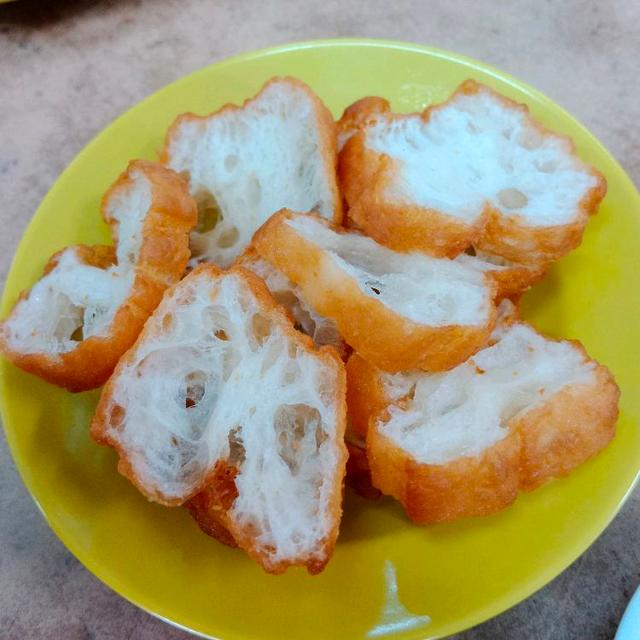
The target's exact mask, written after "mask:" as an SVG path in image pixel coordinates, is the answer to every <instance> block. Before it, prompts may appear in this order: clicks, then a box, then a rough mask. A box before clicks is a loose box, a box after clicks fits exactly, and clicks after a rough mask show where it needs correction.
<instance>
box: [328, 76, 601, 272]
mask: <svg viewBox="0 0 640 640" xmlns="http://www.w3.org/2000/svg"><path fill="white" fill-rule="evenodd" d="M480 92H487V93H490V94H491V95H492V96H494V97H495V98H496V99H498V100H499V101H500V102H502V103H503V104H504V105H505V106H506V107H507V108H510V109H517V110H518V111H520V112H521V113H523V115H524V116H525V118H526V120H527V122H528V124H529V125H530V126H532V127H533V128H535V129H536V130H537V131H538V132H539V133H540V135H541V136H544V137H548V136H552V137H554V138H556V139H558V140H561V141H562V142H563V143H564V144H565V146H566V148H567V152H568V153H570V154H571V155H572V156H573V159H574V161H575V162H576V163H579V164H581V165H582V167H583V168H584V169H585V170H586V171H587V172H588V173H590V174H591V175H592V176H593V177H594V178H595V180H596V184H595V186H594V187H592V188H591V189H590V190H589V191H588V192H587V193H586V194H585V196H584V197H583V199H582V200H581V201H580V202H579V203H578V208H577V211H576V215H575V220H574V221H572V222H570V223H568V224H566V225H554V226H552V227H540V226H531V225H528V224H526V222H524V221H522V220H521V218H520V216H517V215H508V214H506V213H503V212H502V211H501V210H500V209H498V208H497V207H495V206H493V205H491V204H489V203H487V204H486V205H485V208H484V210H483V211H482V212H481V214H480V216H479V217H478V218H477V220H476V221H475V222H474V223H473V224H472V225H469V224H466V223H464V222H462V221H460V220H458V219H457V218H454V217H453V216H450V215H448V214H446V213H444V212H441V211H437V210H434V209H426V208H423V207H419V206H415V205H409V206H407V205H401V204H395V203H393V202H390V201H389V200H388V199H387V198H386V197H385V195H384V193H385V190H386V187H387V185H389V184H390V183H391V182H393V180H394V178H395V175H396V173H397V172H398V166H397V163H396V162H394V161H393V160H392V159H391V158H390V157H389V156H386V155H384V154H378V153H376V152H374V151H372V150H370V149H368V148H367V147H366V144H365V133H363V131H360V132H359V133H357V134H356V135H354V136H353V137H352V138H351V139H350V140H349V141H348V142H347V143H346V145H345V146H344V148H343V149H342V151H341V152H340V155H339V160H338V176H339V180H340V186H341V189H342V191H343V193H344V194H345V200H346V203H347V205H348V211H347V217H348V219H349V221H350V222H351V224H352V225H353V226H355V227H357V228H360V229H362V230H364V231H365V232H366V233H367V234H368V235H371V237H373V238H375V239H376V240H377V241H378V242H380V243H382V244H386V245H387V246H389V247H391V248H393V249H396V250H398V251H411V250H420V251H424V252H426V253H431V254H432V255H436V256H447V257H454V256H455V255H457V254H458V253H460V252H461V251H463V250H464V249H465V248H466V247H467V246H468V245H470V244H472V243H473V244H476V245H477V246H478V247H480V248H482V249H485V250H487V251H489V252H491V253H495V254H497V255H501V256H504V257H505V258H508V259H509V260H512V261H514V262H522V263H526V264H532V263H540V262H549V261H552V260H556V259H558V258H560V257H562V256H563V255H565V254H566V253H568V252H569V251H571V250H572V249H575V248H576V247H577V246H578V245H579V244H580V242H581V240H582V234H583V232H584V228H585V226H586V223H587V221H588V219H589V216H590V215H592V214H594V213H595V212H596V211H597V208H598V206H599V204H600V202H601V201H602V199H603V198H604V196H605V194H606V191H607V183H606V180H605V178H604V176H603V175H602V174H601V173H600V172H599V171H598V170H597V169H595V168H594V167H590V166H588V165H586V164H585V163H583V162H582V161H581V160H580V159H579V158H578V156H577V155H576V153H575V145H574V143H573V141H572V140H571V138H569V137H568V136H565V135H561V134H558V133H556V132H553V131H551V130H550V129H547V128H546V127H544V126H543V125H542V124H541V123H539V122H537V121H536V120H535V119H534V118H533V116H532V115H531V114H530V113H529V109H528V107H527V106H526V105H524V104H519V103H517V102H515V101H513V100H510V99H508V98H506V97H505V96H502V95H501V94H499V93H498V92H496V91H494V90H493V89H490V88H489V87H486V86H485V85H482V84H480V83H478V82H476V81H475V80H466V81H465V82H463V83H462V84H461V85H460V86H459V87H458V88H457V89H456V90H455V91H454V92H453V94H452V95H451V96H450V97H449V98H448V99H447V100H446V101H445V102H443V103H441V104H438V105H433V106H430V107H428V108H427V109H425V110H424V111H423V112H422V113H413V114H388V115H387V117H388V118H389V119H393V120H400V119H406V118H416V117H419V118H421V119H422V120H423V121H424V122H425V123H427V122H428V121H429V119H430V117H431V115H432V114H433V113H434V112H436V111H437V110H440V109H445V108H447V107H448V105H449V104H450V103H451V102H452V101H453V100H455V99H456V98H457V97H458V96H459V95H473V94H476V93H480ZM351 108H352V109H353V111H357V110H358V109H359V108H360V109H362V110H365V109H368V107H367V105H366V103H365V104H364V106H362V105H361V106H360V107H359V106H358V103H355V104H354V105H352V107H351ZM351 117H352V118H357V116H355V115H352V116H351ZM359 118H360V120H365V119H366V114H361V115H360V116H359Z"/></svg>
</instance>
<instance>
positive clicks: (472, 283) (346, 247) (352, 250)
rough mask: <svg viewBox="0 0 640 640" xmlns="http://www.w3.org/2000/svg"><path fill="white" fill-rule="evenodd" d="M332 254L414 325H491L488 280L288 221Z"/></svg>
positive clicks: (450, 264) (307, 222)
mask: <svg viewBox="0 0 640 640" xmlns="http://www.w3.org/2000/svg"><path fill="white" fill-rule="evenodd" d="M287 224H288V225H289V226H291V227H292V228H293V229H294V230H295V231H296V232H297V233H299V234H300V235H301V236H302V237H304V238H305V239H306V240H308V241H309V242H313V243H314V244H316V245H318V246H319V247H321V248H322V249H324V250H325V251H327V252H328V254H329V255H330V257H331V259H332V260H333V261H334V263H335V264H336V266H338V267H339V268H340V269H342V270H343V271H344V272H345V273H346V275H347V276H348V277H351V278H353V279H354V280H355V281H356V282H357V284H358V287H359V288H360V290H361V291H362V292H363V293H364V294H366V295H367V296H369V297H372V298H375V299H376V300H378V301H379V302H381V303H382V304H384V305H385V306H386V307H388V308H389V309H391V310H392V311H394V312H395V313H398V314H401V315H403V316H405V317H407V318H409V319H411V320H413V321H414V322H417V323H420V324H425V325H430V326H444V325H450V324H458V325H479V324H480V325H482V324H486V322H487V319H488V317H489V312H490V308H491V298H490V295H489V290H488V288H487V285H486V284H485V280H484V276H483V274H482V273H481V272H479V271H478V270H476V269H472V268H469V267H467V266H464V265H462V264H459V263H457V262H455V261H453V260H448V259H446V258H442V259H440V258H431V257H429V256H427V255H424V254H421V253H397V252H395V251H392V250H391V249H387V248H386V247H383V246H382V245H379V244H378V243H376V242H374V241H373V240H372V239H371V238H368V237H366V236H362V235H360V234H357V233H336V232H335V231H333V230H331V229H329V228H328V227H326V226H325V225H323V224H322V223H321V222H319V221H317V220H314V219H313V218H312V217H305V216H297V217H295V218H292V219H290V220H287Z"/></svg>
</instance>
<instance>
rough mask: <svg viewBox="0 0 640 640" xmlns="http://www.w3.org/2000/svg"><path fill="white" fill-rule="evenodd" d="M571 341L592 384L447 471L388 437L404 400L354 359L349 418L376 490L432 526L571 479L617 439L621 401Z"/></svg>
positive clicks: (559, 397)
mask: <svg viewBox="0 0 640 640" xmlns="http://www.w3.org/2000/svg"><path fill="white" fill-rule="evenodd" d="M514 322H519V320H518V318H517V314H516V312H515V311H512V312H511V313H510V314H509V315H508V316H507V317H505V318H504V323H505V325H509V324H512V323H514ZM545 339H549V338H546V337H545ZM570 342H571V343H572V344H573V345H574V346H575V347H577V348H578V349H579V350H580V352H581V353H582V355H583V357H584V358H585V360H587V361H589V362H593V363H594V364H595V366H596V369H595V381H594V382H593V383H590V384H571V385H568V386H566V387H564V388H563V389H561V390H560V391H558V392H557V393H555V394H553V395H552V396H551V397H549V398H548V399H547V400H546V401H545V402H544V403H543V404H541V405H540V406H537V407H533V408H531V409H529V410H528V411H527V412H525V413H524V414H522V415H519V416H515V417H514V418H512V419H511V421H510V422H509V425H508V431H507V435H506V436H505V438H503V439H502V440H500V441H499V442H497V443H495V444H494V445H492V446H490V447H488V448H487V449H485V450H484V451H483V452H482V453H480V454H479V455H477V456H468V457H460V458H456V459H455V460H452V461H450V462H448V463H446V464H443V465H431V464H421V463H418V462H416V460H415V459H414V458H413V457H412V456H411V455H410V454H409V453H408V452H406V451H405V450H403V449H402V448H400V447H398V446H397V445H395V444H394V443H393V442H392V441H391V440H390V439H389V438H388V437H386V436H385V435H384V434H383V433H382V432H381V430H380V428H379V424H380V422H384V421H386V419H387V415H388V414H387V412H388V409H389V407H390V406H392V405H393V404H398V402H392V401H390V400H389V399H388V398H386V397H385V396H384V392H383V390H382V384H381V381H380V379H379V375H380V373H379V372H378V371H377V370H376V369H375V367H373V366H372V365H370V364H369V363H367V362H366V361H365V360H363V359H362V358H359V357H358V356H357V355H355V354H354V355H353V356H352V357H351V359H350V360H349V362H348V363H347V385H348V386H347V401H348V412H349V413H348V415H349V419H350V421H351V424H352V425H353V424H356V425H357V428H359V429H360V431H359V435H360V433H361V429H362V427H363V426H364V428H366V429H367V436H366V451H367V459H368V461H369V467H370V470H371V478H372V482H373V485H374V486H375V487H377V488H379V489H380V490H381V491H382V492H383V493H385V494H388V495H391V496H393V497H395V498H396V499H397V500H399V501H400V502H401V504H402V505H403V506H404V508H405V510H406V511H407V515H408V516H409V517H410V518H411V519H412V520H413V521H414V522H416V523H418V524H427V523H435V522H444V521H448V520H454V519H457V518H462V517H473V516H482V515H488V514H491V513H494V512H496V511H499V510H501V509H503V508H505V507H507V506H508V505H509V504H511V503H512V502H513V501H514V500H515V498H516V496H517V492H518V490H523V491H531V490H533V489H536V488H537V487H539V486H540V485H542V484H544V483H545V482H548V481H549V480H551V479H553V478H558V477H562V476H566V475H569V474H570V473H571V471H573V470H574V469H575V468H576V467H578V466H579V465H581V464H582V463H583V462H585V461H586V460H588V459H589V458H591V457H593V456H594V455H596V454H597V453H598V452H599V451H601V450H602V449H603V448H604V447H605V446H606V445H607V444H608V443H609V442H610V441H611V439H612V438H613V437H614V435H615V424H616V420H617V416H618V399H619V396H620V391H619V389H618V387H617V385H616V383H615V380H614V379H613V376H612V375H611V373H610V372H609V370H608V369H607V368H606V367H604V366H603V365H600V364H598V363H596V361H595V360H593V359H591V358H590V357H589V356H588V354H587V352H586V351H585V349H584V347H583V346H582V345H581V344H580V343H579V342H575V341H570ZM369 398H371V402H370V404H368V399H369ZM400 403H402V400H401V401H400ZM354 416H355V421H354ZM585 424H586V425H588V427H589V428H587V429H585V428H584V426H585Z"/></svg>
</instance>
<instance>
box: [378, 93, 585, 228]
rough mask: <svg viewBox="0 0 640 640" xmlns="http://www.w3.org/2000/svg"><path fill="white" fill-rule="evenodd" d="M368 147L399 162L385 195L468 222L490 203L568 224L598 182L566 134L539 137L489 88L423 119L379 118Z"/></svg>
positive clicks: (536, 221)
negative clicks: (582, 162) (588, 170)
mask: <svg viewBox="0 0 640 640" xmlns="http://www.w3.org/2000/svg"><path fill="white" fill-rule="evenodd" d="M366 145H367V146H368V147H369V148H371V149H373V150H374V151H376V152H378V153H385V154H388V155H390V156H391V157H392V158H393V159H394V160H397V161H398V162H399V165H400V168H399V175H398V176H397V177H396V179H395V180H393V181H391V183H390V184H389V186H388V187H387V191H386V193H385V196H386V197H387V198H389V199H390V200H395V201H402V202H407V203H416V204H418V205H420V206H422V207H426V208H432V209H436V210H439V211H442V212H444V213H447V214H449V215H451V216H454V217H456V218H460V219H462V220H464V221H466V222H469V223H471V222H473V221H474V220H475V219H476V218H477V217H478V216H479V215H480V213H481V212H482V209H483V207H484V204H485V203H486V202H490V203H492V204H493V205H494V206H496V207H498V208H499V209H500V210H501V211H502V212H503V213H505V214H507V215H512V214H515V215H519V216H522V217H523V218H524V219H525V221H526V222H527V223H528V224H530V225H536V226H549V225H556V224H566V223H568V222H570V221H571V220H572V219H573V218H574V216H575V214H576V210H577V206H578V203H579V202H580V200H581V199H582V198H583V197H584V196H585V195H586V193H587V191H588V190H589V189H590V188H592V187H593V186H595V178H594V177H593V176H592V175H590V174H589V173H588V172H587V170H586V169H585V167H584V166H583V165H582V164H581V163H580V162H579V161H578V160H577V159H576V158H574V157H572V155H571V150H570V147H569V144H568V142H567V141H566V140H564V139H562V138H560V137H558V136H554V135H541V134H540V132H539V131H538V130H537V129H536V128H535V127H533V126H532V125H531V124H530V122H528V121H527V119H526V117H525V115H524V114H523V113H522V112H521V111H520V110H517V109H513V108H510V107H507V106H505V105H504V104H503V103H502V102H501V101H500V100H499V99H498V98H497V97H495V96H494V95H492V94H491V93H489V92H487V91H480V92H479V93H476V94H473V95H458V96H457V97H456V98H455V99H454V100H453V102H452V103H450V104H448V105H447V106H446V107H444V108H442V109H436V110H435V111H433V112H432V114H431V117H430V119H429V121H428V122H427V123H425V122H424V120H422V118H421V117H419V116H418V115H416V116H414V117H410V118H402V119H399V120H396V121H392V120H388V119H386V118H384V117H381V118H380V120H379V121H378V122H377V124H375V125H374V126H372V127H370V128H369V129H367V130H366Z"/></svg>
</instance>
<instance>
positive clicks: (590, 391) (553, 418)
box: [512, 343, 620, 491]
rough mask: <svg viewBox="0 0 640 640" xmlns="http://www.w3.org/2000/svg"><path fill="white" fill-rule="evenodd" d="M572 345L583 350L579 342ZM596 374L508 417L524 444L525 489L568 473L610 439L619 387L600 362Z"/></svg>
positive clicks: (522, 480)
mask: <svg viewBox="0 0 640 640" xmlns="http://www.w3.org/2000/svg"><path fill="white" fill-rule="evenodd" d="M575 344H576V345H577V346H578V347H579V348H580V349H581V350H582V351H583V352H584V348H583V347H582V345H580V344H579V343H575ZM584 353H585V357H586V358H588V356H587V354H586V352H584ZM594 375H595V382H593V383H592V384H573V385H570V386H567V387H565V388H564V389H562V390H561V391H559V392H558V393H557V394H555V395H554V396H553V397H551V398H549V400H547V401H546V402H545V403H544V404H542V405H540V406H539V407H536V408H534V409H531V410H530V411H528V412H527V413H526V414H524V415H523V416H521V417H519V418H517V419H514V420H513V421H512V426H513V428H514V429H516V430H517V431H518V432H519V433H520V438H521V442H522V450H521V454H520V487H521V488H522V489H523V490H525V491H531V490H532V489H536V488H537V487H539V486H540V485H542V484H544V483H545V482H547V481H549V480H551V479H552V478H558V477H562V476H566V475H569V474H570V473H571V472H572V471H573V470H574V469H575V468H576V467H578V466H579V465H581V464H582V463H583V462H585V461H586V460H588V459H589V458H591V457H593V456H594V455H596V454H597V453H598V452H599V451H601V450H602V449H604V447H605V446H606V445H607V444H608V443H609V442H610V441H611V440H612V438H613V437H614V435H615V433H616V421H617V418H618V399H619V398H620V390H619V389H618V386H617V385H616V383H615V380H614V379H613V376H612V375H611V373H610V372H609V370H608V369H607V368H606V367H604V366H602V365H600V364H598V365H597V368H596V370H595V372H594Z"/></svg>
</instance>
